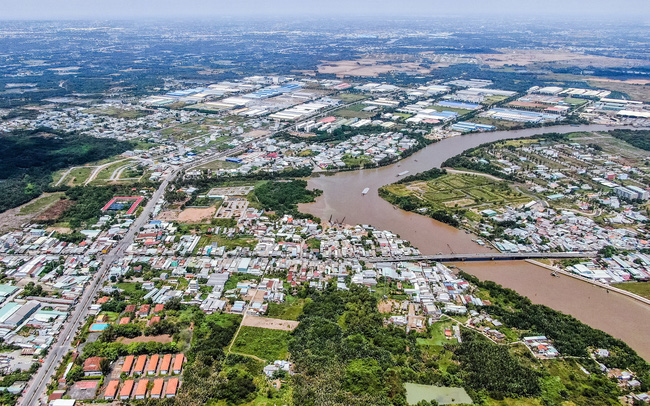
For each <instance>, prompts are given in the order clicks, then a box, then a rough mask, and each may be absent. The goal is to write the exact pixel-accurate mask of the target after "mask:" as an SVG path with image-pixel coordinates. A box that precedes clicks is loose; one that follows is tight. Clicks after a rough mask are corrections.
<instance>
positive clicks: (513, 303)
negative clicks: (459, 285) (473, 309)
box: [461, 272, 650, 390]
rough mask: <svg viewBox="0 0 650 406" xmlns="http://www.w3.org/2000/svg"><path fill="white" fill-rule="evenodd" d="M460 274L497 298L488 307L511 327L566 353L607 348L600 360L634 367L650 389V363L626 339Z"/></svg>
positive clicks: (581, 354)
mask: <svg viewBox="0 0 650 406" xmlns="http://www.w3.org/2000/svg"><path fill="white" fill-rule="evenodd" d="M461 276H462V277H463V278H464V279H466V280H468V281H469V282H470V283H472V284H474V285H476V286H477V287H479V288H480V289H483V290H486V291H488V292H489V294H490V297H492V298H496V299H498V300H496V301H493V302H494V303H493V305H492V306H489V307H488V308H487V311H488V312H489V313H490V314H493V315H495V316H496V317H498V318H499V320H502V321H503V322H504V323H505V324H506V325H508V326H509V327H513V328H516V329H518V330H523V331H530V332H531V333H532V334H533V335H535V334H539V335H545V336H547V337H549V338H550V339H552V340H553V341H554V342H555V345H556V347H557V349H558V351H559V352H560V353H561V354H563V355H565V356H572V357H579V358H585V359H586V358H588V349H589V348H605V349H608V350H609V351H610V353H611V354H612V355H611V356H610V357H608V358H604V359H601V360H600V361H601V362H602V363H603V364H605V365H606V366H608V367H610V368H622V369H627V368H629V369H631V370H632V371H634V372H636V373H637V374H638V375H639V380H640V381H641V383H642V388H641V389H642V390H648V389H650V365H649V364H648V363H647V362H646V361H645V360H643V358H641V357H639V356H638V355H637V353H636V352H635V351H634V350H633V349H631V348H630V347H629V346H628V345H627V344H625V343H624V342H623V341H621V340H619V339H617V338H614V337H612V336H610V335H609V334H607V333H605V332H603V331H601V330H597V329H594V328H592V327H589V326H588V325H586V324H583V323H581V322H580V321H579V320H577V319H575V318H574V317H572V316H569V315H566V314H564V313H561V312H558V311H556V310H553V309H551V308H549V307H546V306H543V305H536V304H532V303H531V301H530V300H529V299H528V298H525V297H523V296H520V295H519V294H518V293H516V292H515V291H513V290H511V289H506V288H503V287H502V286H501V285H498V284H496V283H494V282H492V281H483V282H482V281H480V280H478V279H477V278H476V277H474V276H472V275H469V274H467V273H464V272H461Z"/></svg>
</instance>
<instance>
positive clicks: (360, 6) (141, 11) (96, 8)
mask: <svg viewBox="0 0 650 406" xmlns="http://www.w3.org/2000/svg"><path fill="white" fill-rule="evenodd" d="M531 3H532V2H520V1H515V0H490V1H476V0H460V1H457V2H453V3H448V2H439V1H438V2H435V1H434V2H425V1H420V0H411V1H407V2H405V3H399V4H397V3H395V2H389V1H385V0H380V1H375V2H370V1H367V0H362V1H355V2H345V1H341V0H334V1H329V2H319V3H303V2H299V1H297V0H281V1H274V2H268V1H260V0H248V1H245V2H242V3H238V4H232V3H229V2H224V1H216V2H210V1H205V0H189V1H186V2H183V3H179V2H175V1H169V0H162V1H155V2H154V1H151V0H143V1H138V2H135V3H134V2H130V1H125V0H114V1H104V0H95V1H80V0H68V1H66V2H64V3H56V5H53V3H51V2H49V1H45V0H27V1H23V2H12V3H9V4H5V5H3V15H2V16H1V17H0V19H4V20H31V19H33V20H49V19H52V20H59V19H62V20H65V19H140V18H199V17H201V18H214V17H227V16H240V17H241V16H249V17H260V16H261V17H264V16H267V17H270V16H276V17H281V16H323V17H327V16H341V15H347V16H358V17H363V16H368V17H371V16H394V17H410V16H418V17H435V16H440V15H471V16H503V15H522V16H530V17H539V16H575V17H613V16H616V17H624V18H634V19H641V20H643V19H644V16H648V15H650V3H648V2H646V1H643V0H625V1H623V2H616V3H613V2H608V1H604V0H596V1H584V0H569V1H560V0H551V1H547V2H544V3H533V4H531ZM587 6H588V7H587ZM644 10H645V11H644ZM645 19H647V17H646V18H645Z"/></svg>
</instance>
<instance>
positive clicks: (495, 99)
mask: <svg viewBox="0 0 650 406" xmlns="http://www.w3.org/2000/svg"><path fill="white" fill-rule="evenodd" d="M507 98H508V96H499V95H494V96H488V97H486V98H485V100H483V103H481V104H485V105H488V106H489V105H492V104H494V103H498V102H500V101H504V100H505V99H507Z"/></svg>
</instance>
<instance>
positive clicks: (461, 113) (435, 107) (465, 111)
mask: <svg viewBox="0 0 650 406" xmlns="http://www.w3.org/2000/svg"><path fill="white" fill-rule="evenodd" d="M427 109H429V110H435V111H438V112H441V111H451V112H454V113H458V116H459V117H460V116H462V115H463V114H467V113H469V112H470V111H472V110H466V109H457V108H454V107H443V106H429V107H427Z"/></svg>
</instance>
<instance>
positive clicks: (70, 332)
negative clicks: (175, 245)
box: [19, 102, 354, 406]
mask: <svg viewBox="0 0 650 406" xmlns="http://www.w3.org/2000/svg"><path fill="white" fill-rule="evenodd" d="M351 104H354V103H353V102H352V103H346V104H343V105H338V106H333V107H331V108H329V109H326V110H324V111H322V112H320V113H319V114H318V115H316V116H311V117H308V118H306V119H303V120H301V121H299V122H296V123H293V124H287V125H284V126H282V127H281V128H278V129H277V130H276V131H274V132H273V133H270V134H267V135H265V136H263V137H259V138H257V139H256V140H255V141H261V140H264V139H266V138H270V137H272V136H274V135H275V134H277V133H279V132H281V131H284V130H285V129H287V128H289V127H290V126H295V125H297V124H299V123H301V122H304V121H307V120H313V119H314V118H317V117H320V116H323V115H325V114H327V113H329V112H330V111H332V110H335V109H339V108H342V107H346V106H348V105H351ZM247 148H248V146H247V145H245V144H244V145H239V146H237V147H235V148H232V149H229V150H227V151H223V152H220V153H217V154H214V155H209V156H206V157H201V158H200V159H197V160H195V161H192V162H190V163H187V164H184V165H183V166H181V167H179V168H176V169H175V170H173V171H172V172H171V173H170V174H169V175H167V177H166V178H165V179H164V180H163V182H162V183H161V184H160V186H159V187H158V189H156V191H155V192H154V193H153V195H152V196H151V198H150V199H149V202H148V203H147V205H146V206H145V208H144V210H143V211H142V213H140V215H139V216H138V218H137V219H136V220H135V221H134V222H133V224H131V227H130V228H129V231H128V232H127V233H126V235H125V236H124V238H123V239H122V240H120V241H119V242H118V243H117V244H116V245H115V246H113V248H111V250H110V251H109V252H108V253H106V254H105V255H104V256H103V258H102V260H103V261H102V265H101V266H100V268H99V269H98V271H97V272H96V273H95V276H94V277H93V279H92V281H91V282H90V285H89V286H88V287H87V289H86V291H85V293H84V294H83V296H82V297H81V300H80V301H79V303H78V304H77V305H76V306H75V308H74V310H73V312H72V314H71V316H70V317H69V318H68V321H67V322H66V324H65V325H64V327H63V330H61V332H60V333H59V335H58V337H57V339H56V341H55V342H54V343H53V344H52V346H51V348H50V351H49V353H48V354H47V356H46V357H45V359H44V360H43V362H42V366H41V368H39V370H38V371H37V372H36V373H35V374H34V376H33V377H32V379H31V380H30V381H29V383H28V385H27V388H26V389H25V390H24V391H23V395H22V397H21V398H20V400H19V404H20V405H23V406H32V405H44V404H46V403H47V398H46V397H45V390H46V387H47V384H48V382H50V381H51V380H52V377H53V375H54V372H55V371H56V368H57V366H58V365H59V364H60V363H61V360H62V359H63V357H64V356H65V354H67V353H68V352H69V351H70V350H71V349H72V348H73V345H72V342H73V340H74V338H75V335H76V333H77V330H78V329H79V327H81V325H82V324H83V322H84V320H86V317H87V316H88V310H89V308H90V305H91V304H92V301H93V298H94V297H95V295H96V294H97V292H98V291H99V290H100V289H101V287H102V286H103V285H104V282H105V280H106V278H107V276H108V273H109V272H108V271H109V269H110V268H111V266H112V265H113V263H114V262H115V261H116V260H117V259H119V258H120V257H121V256H122V255H123V254H124V252H125V251H126V249H127V248H128V247H129V246H130V245H131V244H132V243H133V239H134V238H135V235H136V233H137V232H138V230H139V229H140V227H142V226H143V225H145V223H147V222H148V221H149V220H150V218H151V213H152V212H153V209H154V207H156V204H157V203H158V201H159V200H160V198H161V197H162V196H163V194H164V193H165V190H167V186H169V183H170V182H172V181H173V180H174V179H176V177H177V176H178V175H179V174H180V173H181V172H182V171H185V170H189V169H192V168H195V167H197V166H200V165H204V164H206V163H208V162H211V161H214V160H217V159H220V158H223V157H226V156H229V155H234V154H237V153H241V152H243V151H245V150H246V149H247Z"/></svg>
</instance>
